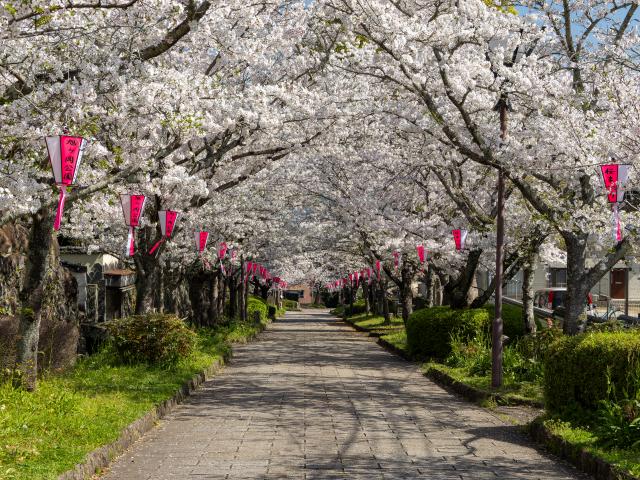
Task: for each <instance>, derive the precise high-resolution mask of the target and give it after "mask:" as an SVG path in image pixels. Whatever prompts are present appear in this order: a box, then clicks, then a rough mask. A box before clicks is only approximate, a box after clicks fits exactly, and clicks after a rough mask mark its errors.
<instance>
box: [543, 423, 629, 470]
mask: <svg viewBox="0 0 640 480" xmlns="http://www.w3.org/2000/svg"><path fill="white" fill-rule="evenodd" d="M544 425H545V426H546V427H547V428H548V429H549V430H550V431H551V432H552V433H554V434H556V435H558V436H559V437H561V438H563V439H564V440H566V441H567V442H568V443H570V444H572V445H574V446H576V447H579V448H583V449H585V450H587V451H588V452H590V453H592V454H594V455H596V456H598V457H600V458H602V459H604V460H606V461H608V462H609V463H612V464H614V465H617V466H618V467H620V468H622V469H624V470H627V471H628V472H630V473H631V474H632V475H634V476H640V450H639V449H637V448H636V449H626V450H624V449H615V448H614V449H610V448H606V449H605V448H602V447H598V446H597V445H596V440H597V439H596V436H595V435H594V434H593V432H591V431H590V430H589V429H588V427H586V426H576V425H572V424H571V423H570V422H566V421H561V420H558V419H553V418H547V419H545V420H544Z"/></svg>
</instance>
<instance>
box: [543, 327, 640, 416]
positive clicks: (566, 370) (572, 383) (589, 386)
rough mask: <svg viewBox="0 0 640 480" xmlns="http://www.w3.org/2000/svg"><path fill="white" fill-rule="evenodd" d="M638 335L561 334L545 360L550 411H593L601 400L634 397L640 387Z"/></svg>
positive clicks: (627, 333)
mask: <svg viewBox="0 0 640 480" xmlns="http://www.w3.org/2000/svg"><path fill="white" fill-rule="evenodd" d="M638 372H640V334H638V333H637V332H599V333H586V334H582V335H577V336H574V337H564V338H561V339H559V340H557V341H556V342H554V343H553V344H552V345H551V346H550V347H549V351H548V353H547V356H546V358H545V362H544V395H545V404H546V406H547V408H548V409H549V410H550V411H555V412H563V411H565V410H566V409H568V408H575V407H579V408H583V409H585V410H592V411H594V410H596V409H597V408H598V407H599V405H600V403H601V402H602V401H603V400H612V401H616V400H619V399H622V398H635V397H636V394H637V393H638V390H639V388H638V387H639V385H638V383H639V382H638V381H637V379H638V378H639V376H638Z"/></svg>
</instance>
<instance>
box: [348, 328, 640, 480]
mask: <svg viewBox="0 0 640 480" xmlns="http://www.w3.org/2000/svg"><path fill="white" fill-rule="evenodd" d="M338 318H339V317H338ZM340 320H342V321H343V322H344V323H346V324H347V325H350V326H351V327H353V328H354V329H355V330H357V331H361V332H367V330H366V329H363V328H362V327H358V326H356V325H354V324H353V323H351V322H349V321H345V320H343V319H342V318H340ZM377 343H378V345H380V346H382V347H384V348H385V349H386V350H388V351H390V352H391V353H395V354H396V355H398V356H400V357H402V358H404V359H405V360H407V361H413V359H412V358H411V356H410V355H409V354H408V353H407V352H405V351H404V350H400V349H399V348H398V347H396V346H395V345H392V344H391V343H389V342H387V341H386V340H383V339H382V338H378V341H377ZM424 375H425V376H426V377H427V378H429V379H430V380H432V381H434V382H435V383H437V384H438V385H440V386H442V387H445V388H447V387H448V388H450V389H451V390H453V391H454V392H456V393H458V394H459V395H460V396H462V397H463V398H465V399H467V400H470V401H472V402H481V401H484V400H486V399H488V398H491V397H493V399H494V400H495V401H496V402H497V403H499V404H505V403H506V404H511V405H524V406H528V407H535V408H542V407H544V405H542V404H541V403H540V402H535V401H530V400H524V399H522V400H517V399H508V400H507V399H504V397H502V396H501V395H499V394H489V393H487V392H484V391H482V390H479V389H477V388H474V387H471V386H470V385H467V384H466V383H462V382H459V381H458V380H455V379H454V378H453V377H451V376H450V375H448V374H447V373H445V372H443V371H441V370H438V369H435V368H430V369H429V370H428V371H427V372H425V373H424ZM527 432H528V433H529V435H530V437H531V438H532V439H533V440H534V441H535V442H536V443H537V444H538V445H541V446H543V447H544V448H545V449H546V450H548V451H549V452H551V453H553V454H555V455H557V456H558V457H560V458H562V459H564V460H566V461H568V462H569V463H571V464H572V465H573V466H574V467H576V468H577V469H578V470H580V471H581V472H584V473H587V474H589V475H592V476H593V477H594V478H595V479H596V480H640V477H636V476H634V475H632V474H630V473H629V472H626V471H624V470H623V469H621V468H620V467H616V466H615V465H612V464H610V463H609V462H607V461H606V460H604V459H602V458H600V457H598V456H596V455H594V454H592V453H590V452H588V451H586V450H585V449H583V448H580V447H578V446H576V445H572V444H571V443H569V442H567V441H566V440H564V439H563V438H561V437H559V436H558V435H555V434H553V433H552V432H550V431H549V430H548V429H547V428H546V427H545V426H544V424H543V422H542V421H541V420H540V419H539V418H538V419H536V420H534V421H533V422H531V423H530V424H529V425H527Z"/></svg>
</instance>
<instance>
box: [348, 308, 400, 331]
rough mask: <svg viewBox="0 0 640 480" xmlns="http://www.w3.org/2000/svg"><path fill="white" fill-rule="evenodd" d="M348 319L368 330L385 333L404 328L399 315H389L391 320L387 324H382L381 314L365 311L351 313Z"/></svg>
mask: <svg viewBox="0 0 640 480" xmlns="http://www.w3.org/2000/svg"><path fill="white" fill-rule="evenodd" d="M348 321H349V322H351V323H353V324H355V325H357V326H358V327H361V328H364V329H365V330H368V331H370V332H379V333H385V332H394V331H398V330H404V324H403V323H402V318H400V317H391V321H390V323H389V324H388V325H385V324H384V317H383V316H382V315H373V314H366V313H360V314H358V315H353V316H351V317H349V318H348Z"/></svg>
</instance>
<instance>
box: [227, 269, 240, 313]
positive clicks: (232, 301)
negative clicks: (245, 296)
mask: <svg viewBox="0 0 640 480" xmlns="http://www.w3.org/2000/svg"><path fill="white" fill-rule="evenodd" d="M229 282H230V283H229V319H231V320H234V319H235V318H236V312H237V306H238V279H237V276H236V275H231V276H230V277H229Z"/></svg>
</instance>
